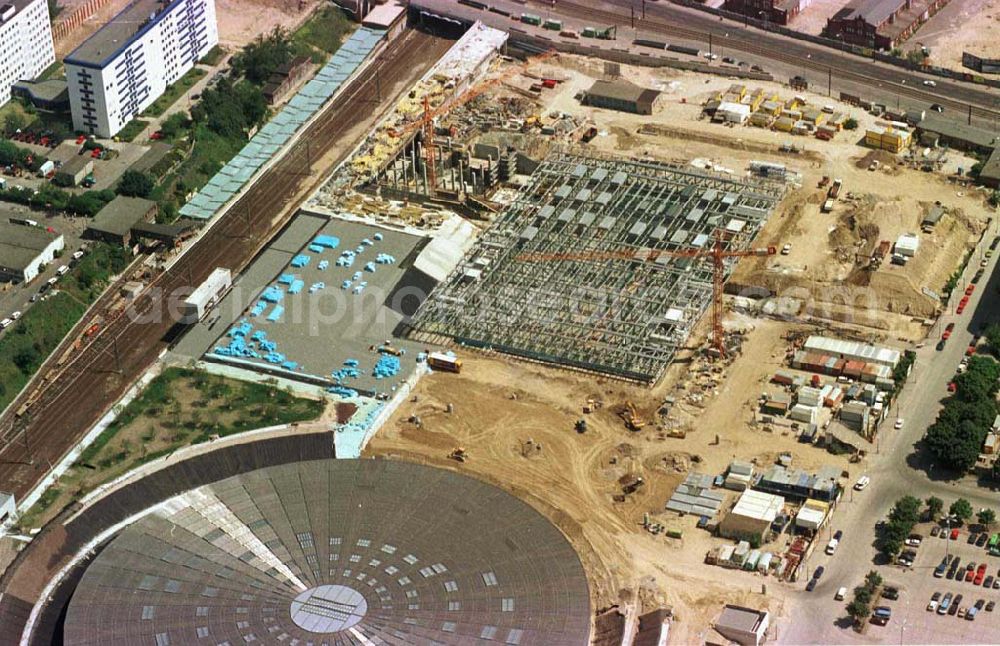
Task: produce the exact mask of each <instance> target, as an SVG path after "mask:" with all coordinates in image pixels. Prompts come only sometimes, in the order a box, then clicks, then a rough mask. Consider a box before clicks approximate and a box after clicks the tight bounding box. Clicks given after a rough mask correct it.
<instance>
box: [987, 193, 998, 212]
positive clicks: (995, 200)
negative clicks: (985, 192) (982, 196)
mask: <svg viewBox="0 0 1000 646" xmlns="http://www.w3.org/2000/svg"><path fill="white" fill-rule="evenodd" d="M987 201H988V202H989V203H990V206H992V207H993V208H996V207H998V206H1000V191H997V190H994V191H992V192H990V196H989V197H988V198H987Z"/></svg>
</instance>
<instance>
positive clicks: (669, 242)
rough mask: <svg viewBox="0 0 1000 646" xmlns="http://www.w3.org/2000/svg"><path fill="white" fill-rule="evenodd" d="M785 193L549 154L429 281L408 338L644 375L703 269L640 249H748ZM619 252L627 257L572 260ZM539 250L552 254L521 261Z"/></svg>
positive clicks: (705, 289) (663, 355)
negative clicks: (718, 245) (434, 282)
mask: <svg viewBox="0 0 1000 646" xmlns="http://www.w3.org/2000/svg"><path fill="white" fill-rule="evenodd" d="M784 190H785V187H784V185H783V184H781V183H778V182H774V181H770V180H760V179H736V178H732V177H728V176H724V175H720V174H716V173H711V172H707V171H702V170H698V169H694V168H690V167H685V166H678V165H670V164H663V163H657V162H648V161H622V160H616V159H610V158H601V157H594V156H581V155H579V154H576V153H574V152H570V151H566V150H556V151H554V152H552V153H551V154H550V155H549V156H548V157H547V158H546V159H545V161H544V162H542V164H541V165H540V166H539V167H538V169H537V170H536V171H535V172H534V173H533V174H532V175H531V177H530V179H529V180H528V182H527V183H526V184H525V185H524V186H523V187H522V188H521V190H520V191H519V193H518V196H517V198H516V199H515V200H514V201H513V202H512V203H511V204H510V205H509V206H508V207H507V208H506V209H505V210H504V211H503V212H502V213H501V214H500V215H499V216H498V217H497V219H496V221H495V223H494V224H493V226H492V227H491V228H490V229H489V230H488V231H487V232H486V233H485V234H484V235H483V237H482V238H481V239H480V241H479V242H478V243H477V244H476V246H475V247H474V248H473V249H472V250H471V251H470V252H469V253H468V254H467V255H466V256H465V257H464V258H463V260H462V261H461V262H460V263H459V265H458V266H457V267H456V269H455V270H454V271H453V272H452V273H451V274H450V275H449V276H448V278H447V279H446V280H445V281H443V282H442V283H440V284H439V285H438V286H437V287H436V288H435V289H434V291H433V292H432V293H431V295H430V296H429V297H428V299H427V300H426V301H425V302H424V304H423V305H422V306H421V308H420V309H419V310H418V312H417V313H416V315H415V316H414V319H413V321H412V322H411V324H410V334H411V335H413V336H417V337H423V338H427V337H430V336H435V335H441V336H445V337H449V338H452V339H454V340H455V341H457V342H459V343H462V344H465V345H468V346H473V347H480V348H486V349H491V350H496V351H501V352H505V353H509V354H514V355H519V356H523V357H527V358H530V359H535V360H540V361H545V362H553V363H557V364H561V365H566V366H571V367H574V368H579V369H583V370H591V371H597V372H601V373H605V374H609V375H612V376H615V377H620V378H625V379H632V380H638V381H643V382H650V381H655V380H656V379H658V378H659V377H660V375H661V374H662V372H663V370H664V369H665V368H666V366H667V365H668V364H669V363H670V361H671V360H672V359H673V357H674V354H675V353H676V351H677V349H678V348H679V347H681V346H682V345H683V344H684V342H685V341H686V339H687V337H688V334H689V332H690V330H691V328H692V326H693V325H694V324H695V323H696V322H697V321H698V319H699V318H700V317H701V315H702V314H703V313H704V312H705V310H706V309H707V308H708V306H709V305H710V303H711V298H712V271H713V268H712V261H711V258H710V257H708V256H706V258H704V259H702V258H694V259H692V258H673V257H670V256H668V255H665V254H656V253H653V252H655V251H657V250H660V251H678V250H685V249H705V250H706V251H708V250H709V248H710V247H711V245H712V244H713V242H714V236H715V235H717V234H720V233H721V236H722V239H723V242H724V245H725V248H726V249H727V250H743V249H747V248H749V246H750V244H751V243H752V241H753V239H754V238H755V237H756V236H757V234H758V233H759V231H760V229H761V227H762V226H763V224H764V223H765V222H766V221H767V218H768V217H769V215H770V213H771V212H772V210H773V209H774V207H775V206H776V205H777V203H778V202H779V201H780V200H781V198H782V197H783V195H784ZM621 251H625V252H629V251H634V252H635V256H634V257H632V258H618V259H607V258H604V259H580V255H581V253H584V254H588V253H594V254H600V253H603V252H621ZM560 254H571V255H572V256H571V257H570V258H568V259H560V258H559V255H560ZM538 255H546V256H549V257H552V258H553V259H552V260H550V261H548V262H535V261H531V260H530V259H529V258H530V257H537V256H538ZM734 262H735V261H733V260H732V259H730V260H729V261H727V263H726V267H725V271H726V276H727V277H728V276H729V274H730V272H731V270H732V267H733V265H734Z"/></svg>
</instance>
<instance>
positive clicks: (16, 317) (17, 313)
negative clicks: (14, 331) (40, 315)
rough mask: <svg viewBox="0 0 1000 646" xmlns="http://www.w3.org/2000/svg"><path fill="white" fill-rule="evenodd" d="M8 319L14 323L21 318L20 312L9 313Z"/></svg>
mask: <svg viewBox="0 0 1000 646" xmlns="http://www.w3.org/2000/svg"><path fill="white" fill-rule="evenodd" d="M10 318H12V319H13V320H15V321H16V320H17V319H19V318H21V312H20V311H17V312H11V315H10Z"/></svg>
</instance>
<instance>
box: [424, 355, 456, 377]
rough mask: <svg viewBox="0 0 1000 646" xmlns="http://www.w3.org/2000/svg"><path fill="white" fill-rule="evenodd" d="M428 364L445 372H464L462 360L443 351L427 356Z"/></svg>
mask: <svg viewBox="0 0 1000 646" xmlns="http://www.w3.org/2000/svg"><path fill="white" fill-rule="evenodd" d="M427 365H428V366H430V367H431V368H434V369H435V370H443V371H445V372H456V373H457V372H462V360H461V359H456V358H455V357H453V356H451V355H447V354H444V353H442V352H432V353H430V354H429V355H428V356H427Z"/></svg>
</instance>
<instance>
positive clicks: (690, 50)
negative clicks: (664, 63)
mask: <svg viewBox="0 0 1000 646" xmlns="http://www.w3.org/2000/svg"><path fill="white" fill-rule="evenodd" d="M667 51H668V52H677V53H678V54H690V55H691V56H701V50H700V49H698V48H697V47H687V46H685V45H667Z"/></svg>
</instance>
